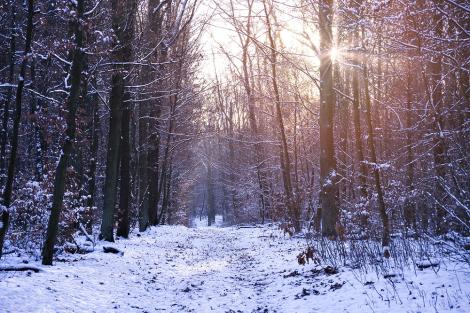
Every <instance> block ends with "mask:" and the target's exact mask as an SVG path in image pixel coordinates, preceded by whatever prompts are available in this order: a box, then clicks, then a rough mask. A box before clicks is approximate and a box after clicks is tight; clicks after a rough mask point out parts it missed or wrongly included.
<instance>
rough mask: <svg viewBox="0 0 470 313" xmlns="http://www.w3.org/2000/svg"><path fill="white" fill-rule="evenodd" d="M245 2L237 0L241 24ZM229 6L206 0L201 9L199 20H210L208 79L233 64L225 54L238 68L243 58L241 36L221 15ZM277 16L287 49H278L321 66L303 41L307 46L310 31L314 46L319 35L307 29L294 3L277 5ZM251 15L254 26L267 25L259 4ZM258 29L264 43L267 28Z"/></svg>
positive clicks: (205, 69) (222, 0) (223, 0)
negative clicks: (240, 57)
mask: <svg viewBox="0 0 470 313" xmlns="http://www.w3.org/2000/svg"><path fill="white" fill-rule="evenodd" d="M245 2H246V0H234V6H235V12H236V15H237V17H238V18H239V20H240V21H241V22H242V23H244V19H245V16H246V9H245V8H246V5H245ZM289 2H291V4H289ZM229 3H230V2H229V1H228V0H217V1H215V0H204V1H203V2H202V3H201V5H200V7H199V15H200V16H211V18H210V20H209V22H208V23H209V24H208V25H207V28H206V31H205V32H204V34H203V36H202V42H201V44H202V46H203V53H204V55H205V61H204V63H203V66H202V69H203V72H204V74H205V76H206V78H207V79H215V73H214V68H215V69H216V71H217V73H218V75H219V76H221V75H223V73H224V72H226V70H227V68H228V66H229V63H230V62H229V60H228V59H227V56H226V55H225V53H228V54H231V55H232V56H233V58H232V62H235V64H237V63H238V61H237V58H238V57H239V56H240V55H241V52H240V45H239V38H238V35H237V33H236V32H235V30H234V27H233V26H232V23H231V22H229V21H227V20H226V19H227V16H226V14H224V13H223V12H222V10H228V9H229ZM221 9H222V10H221ZM275 12H276V17H277V21H278V25H279V27H280V28H281V29H282V31H281V40H282V43H283V46H284V48H281V47H279V50H281V49H282V50H283V51H285V52H286V55H290V56H301V57H302V58H303V59H305V61H307V62H309V63H310V64H318V58H317V56H316V54H315V52H314V51H313V50H312V49H311V48H310V47H307V46H306V45H303V44H301V42H302V41H303V42H305V39H303V36H302V32H303V31H304V29H308V28H310V29H309V35H310V36H311V38H312V41H313V42H314V43H315V44H318V35H317V34H316V32H312V30H311V28H312V27H311V26H310V27H307V28H306V27H304V24H303V22H302V20H301V19H300V16H299V15H300V13H299V11H296V10H293V8H292V1H284V2H283V3H282V4H281V3H279V2H277V3H276V11H275ZM252 15H253V16H254V18H253V21H254V23H264V11H263V7H262V5H261V3H260V2H259V1H258V2H257V1H255V5H254V8H253V13H252ZM257 16H258V17H257ZM255 28H258V31H257V35H258V38H259V39H260V41H264V40H265V33H264V27H263V29H260V27H256V26H255ZM221 48H223V49H221ZM222 50H224V51H225V53H224V52H223V51H222Z"/></svg>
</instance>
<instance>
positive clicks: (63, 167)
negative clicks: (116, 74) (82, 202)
mask: <svg viewBox="0 0 470 313" xmlns="http://www.w3.org/2000/svg"><path fill="white" fill-rule="evenodd" d="M83 2H84V0H78V1H77V2H76V9H77V19H76V20H74V21H73V28H74V33H75V49H74V52H73V60H72V66H71V70H70V80H71V84H70V94H69V97H68V99H67V117H66V122H67V129H66V131H65V134H66V139H65V142H64V145H63V147H62V154H61V156H60V159H59V164H58V165H57V168H56V173H55V179H54V191H53V194H52V207H51V215H50V217H49V223H48V226H47V234H46V240H45V242H44V247H43V250H42V264H44V265H52V259H53V255H54V245H55V242H56V240H57V233H58V230H59V218H60V212H61V210H62V205H63V200H64V192H65V184H66V173H67V166H68V163H69V160H70V156H71V154H72V151H73V144H74V141H75V128H76V121H75V115H76V112H77V108H78V104H79V103H78V102H79V100H80V82H81V75H82V68H83V63H84V53H83V51H82V48H83V37H84V36H83V35H84V34H83V30H82V26H81V25H80V23H81V22H82V21H81V20H82V19H83V11H84V3H83Z"/></svg>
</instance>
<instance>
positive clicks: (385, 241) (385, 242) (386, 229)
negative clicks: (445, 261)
mask: <svg viewBox="0 0 470 313" xmlns="http://www.w3.org/2000/svg"><path fill="white" fill-rule="evenodd" d="M363 77H364V92H365V105H366V121H367V130H368V137H367V142H368V145H369V150H370V158H371V161H372V166H373V167H374V168H373V173H374V182H375V188H376V191H377V201H378V206H379V212H380V218H381V220H382V227H383V232H382V246H383V247H384V256H385V257H389V256H390V252H389V246H390V226H389V221H388V214H387V211H386V208H385V200H384V195H383V190H382V184H381V182H380V172H379V164H378V163H377V156H376V151H375V142H374V128H373V127H372V114H371V100H370V93H369V78H368V73H367V63H366V61H364V64H363Z"/></svg>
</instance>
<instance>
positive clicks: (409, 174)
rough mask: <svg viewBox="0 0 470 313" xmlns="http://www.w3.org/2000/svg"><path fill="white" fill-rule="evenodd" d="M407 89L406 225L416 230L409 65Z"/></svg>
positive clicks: (409, 65) (411, 98)
mask: <svg viewBox="0 0 470 313" xmlns="http://www.w3.org/2000/svg"><path fill="white" fill-rule="evenodd" d="M407 76H408V77H407V89H406V162H407V164H406V188H407V193H408V196H407V199H406V202H405V207H404V217H405V224H406V226H407V227H410V226H413V228H415V229H416V212H415V206H416V204H415V201H414V199H413V195H412V194H413V190H414V186H413V172H414V163H413V147H412V144H413V141H412V134H413V132H412V126H411V125H412V122H413V121H412V101H413V95H412V87H413V86H412V73H411V64H408V73H407Z"/></svg>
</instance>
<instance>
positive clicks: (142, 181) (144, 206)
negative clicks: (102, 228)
mask: <svg viewBox="0 0 470 313" xmlns="http://www.w3.org/2000/svg"><path fill="white" fill-rule="evenodd" d="M147 106H148V103H144V104H142V105H141V106H140V110H139V113H140V117H139V231H145V230H146V229H147V227H148V226H149V179H148V153H147V151H148V125H149V123H148V117H147V114H148V113H147V112H148V108H147Z"/></svg>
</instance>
